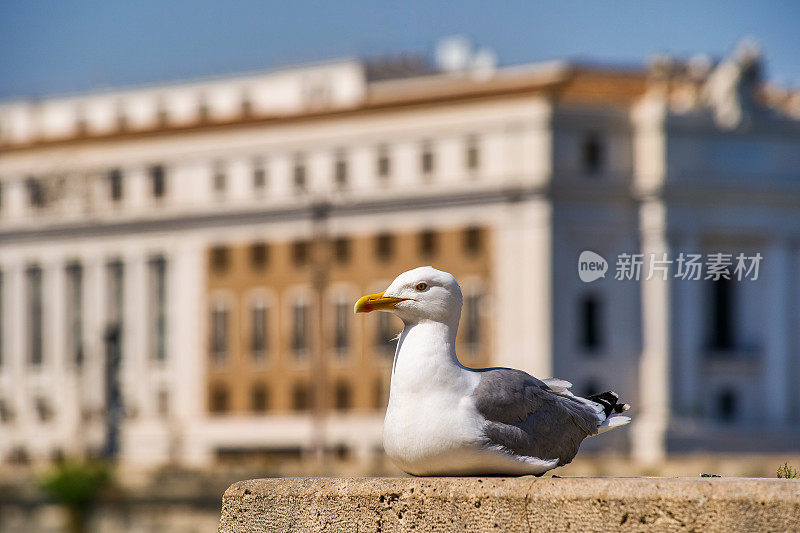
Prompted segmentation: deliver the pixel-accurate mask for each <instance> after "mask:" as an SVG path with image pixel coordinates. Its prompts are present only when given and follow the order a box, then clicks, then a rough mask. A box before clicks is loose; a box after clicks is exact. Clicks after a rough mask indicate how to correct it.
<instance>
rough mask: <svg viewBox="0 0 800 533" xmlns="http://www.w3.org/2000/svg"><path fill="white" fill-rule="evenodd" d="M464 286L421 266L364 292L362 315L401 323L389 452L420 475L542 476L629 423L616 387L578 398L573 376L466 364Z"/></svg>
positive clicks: (387, 426)
mask: <svg viewBox="0 0 800 533" xmlns="http://www.w3.org/2000/svg"><path fill="white" fill-rule="evenodd" d="M461 303H462V297H461V288H460V287H459V286H458V282H457V281H456V279H455V278H454V277H453V276H452V275H451V274H448V273H447V272H442V271H441V270H436V269H435V268H433V267H430V266H424V267H419V268H415V269H413V270H409V271H408V272H404V273H402V274H400V275H399V276H397V278H396V279H395V280H394V281H393V282H392V283H391V284H390V285H389V287H388V288H387V289H386V290H385V291H383V292H379V293H376V294H368V295H366V296H363V297H361V298H360V299H359V300H358V301H357V302H356V304H355V312H356V313H369V312H372V311H387V312H391V313H394V314H395V315H397V316H398V317H400V319H401V320H402V321H403V324H404V327H403V331H402V332H401V333H400V335H399V336H398V339H397V349H396V351H395V356H394V362H393V365H392V378H391V380H392V381H391V387H390V392H389V405H388V407H387V409H386V418H385V419H384V425H383V446H384V449H385V450H386V453H387V455H388V456H389V457H390V458H391V459H392V460H393V461H394V462H395V463H396V464H397V465H398V466H399V467H400V468H401V469H402V470H404V471H405V472H407V473H409V474H412V475H416V476H448V475H449V476H459V475H460V476H465V475H537V476H540V475H542V474H544V473H545V472H547V471H548V470H551V469H553V468H556V467H558V466H562V465H565V464H567V463H569V462H570V461H572V459H573V458H574V457H575V454H577V453H578V447H579V446H580V444H581V442H582V441H583V439H585V438H586V437H589V436H592V435H597V434H598V433H603V432H605V431H608V430H610V429H613V428H615V427H619V426H622V425H625V424H627V423H628V422H630V418H629V417H627V416H619V415H618V413H621V412H623V411H625V410H627V409H628V405H627V404H623V403H620V402H619V397H618V396H617V394H616V393H614V392H611V391H609V392H604V393H602V394H597V395H594V396H589V397H588V398H581V397H579V396H576V395H573V394H572V393H571V392H570V391H569V388H570V387H571V386H572V385H571V384H570V383H569V382H568V381H563V380H559V379H545V380H539V379H536V378H535V377H533V376H531V375H530V374H528V373H526V372H523V371H522V370H515V369H512V368H479V369H475V368H467V367H465V366H464V365H462V364H461V363H460V362H459V361H458V357H457V355H456V350H455V345H456V332H457V330H458V322H459V319H460V318H461Z"/></svg>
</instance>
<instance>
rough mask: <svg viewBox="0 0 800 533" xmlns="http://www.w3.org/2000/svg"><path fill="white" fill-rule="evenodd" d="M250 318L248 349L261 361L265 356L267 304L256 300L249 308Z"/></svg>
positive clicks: (254, 357)
mask: <svg viewBox="0 0 800 533" xmlns="http://www.w3.org/2000/svg"><path fill="white" fill-rule="evenodd" d="M250 316H251V318H252V324H251V330H250V331H251V338H250V349H251V350H252V353H253V359H255V360H256V361H263V360H264V359H265V358H266V357H267V341H268V339H267V306H266V305H264V302H262V301H260V300H259V301H257V302H255V303H254V304H253V307H252V308H251V310H250Z"/></svg>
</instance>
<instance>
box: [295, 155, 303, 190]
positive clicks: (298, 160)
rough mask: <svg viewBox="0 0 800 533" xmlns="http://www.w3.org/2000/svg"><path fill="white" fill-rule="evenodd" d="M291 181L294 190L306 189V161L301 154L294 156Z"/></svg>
mask: <svg viewBox="0 0 800 533" xmlns="http://www.w3.org/2000/svg"><path fill="white" fill-rule="evenodd" d="M292 174H293V182H294V190H295V192H298V193H301V192H305V190H306V163H305V160H304V158H303V156H301V155H297V156H295V158H294V170H293V173H292Z"/></svg>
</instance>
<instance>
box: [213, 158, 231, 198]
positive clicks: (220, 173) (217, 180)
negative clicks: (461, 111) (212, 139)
mask: <svg viewBox="0 0 800 533" xmlns="http://www.w3.org/2000/svg"><path fill="white" fill-rule="evenodd" d="M227 186H228V174H227V172H226V171H225V165H224V164H223V163H221V162H218V163H215V164H214V193H216V194H218V195H219V194H223V193H224V192H225V189H226V187H227Z"/></svg>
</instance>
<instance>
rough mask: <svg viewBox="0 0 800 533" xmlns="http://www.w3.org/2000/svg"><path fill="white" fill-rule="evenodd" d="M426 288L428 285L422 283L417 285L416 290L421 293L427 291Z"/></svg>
mask: <svg viewBox="0 0 800 533" xmlns="http://www.w3.org/2000/svg"><path fill="white" fill-rule="evenodd" d="M427 288H428V284H427V283H425V282H424V281H423V282H422V283H417V290H418V291H419V292H422V291H424V290H425V289H427Z"/></svg>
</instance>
